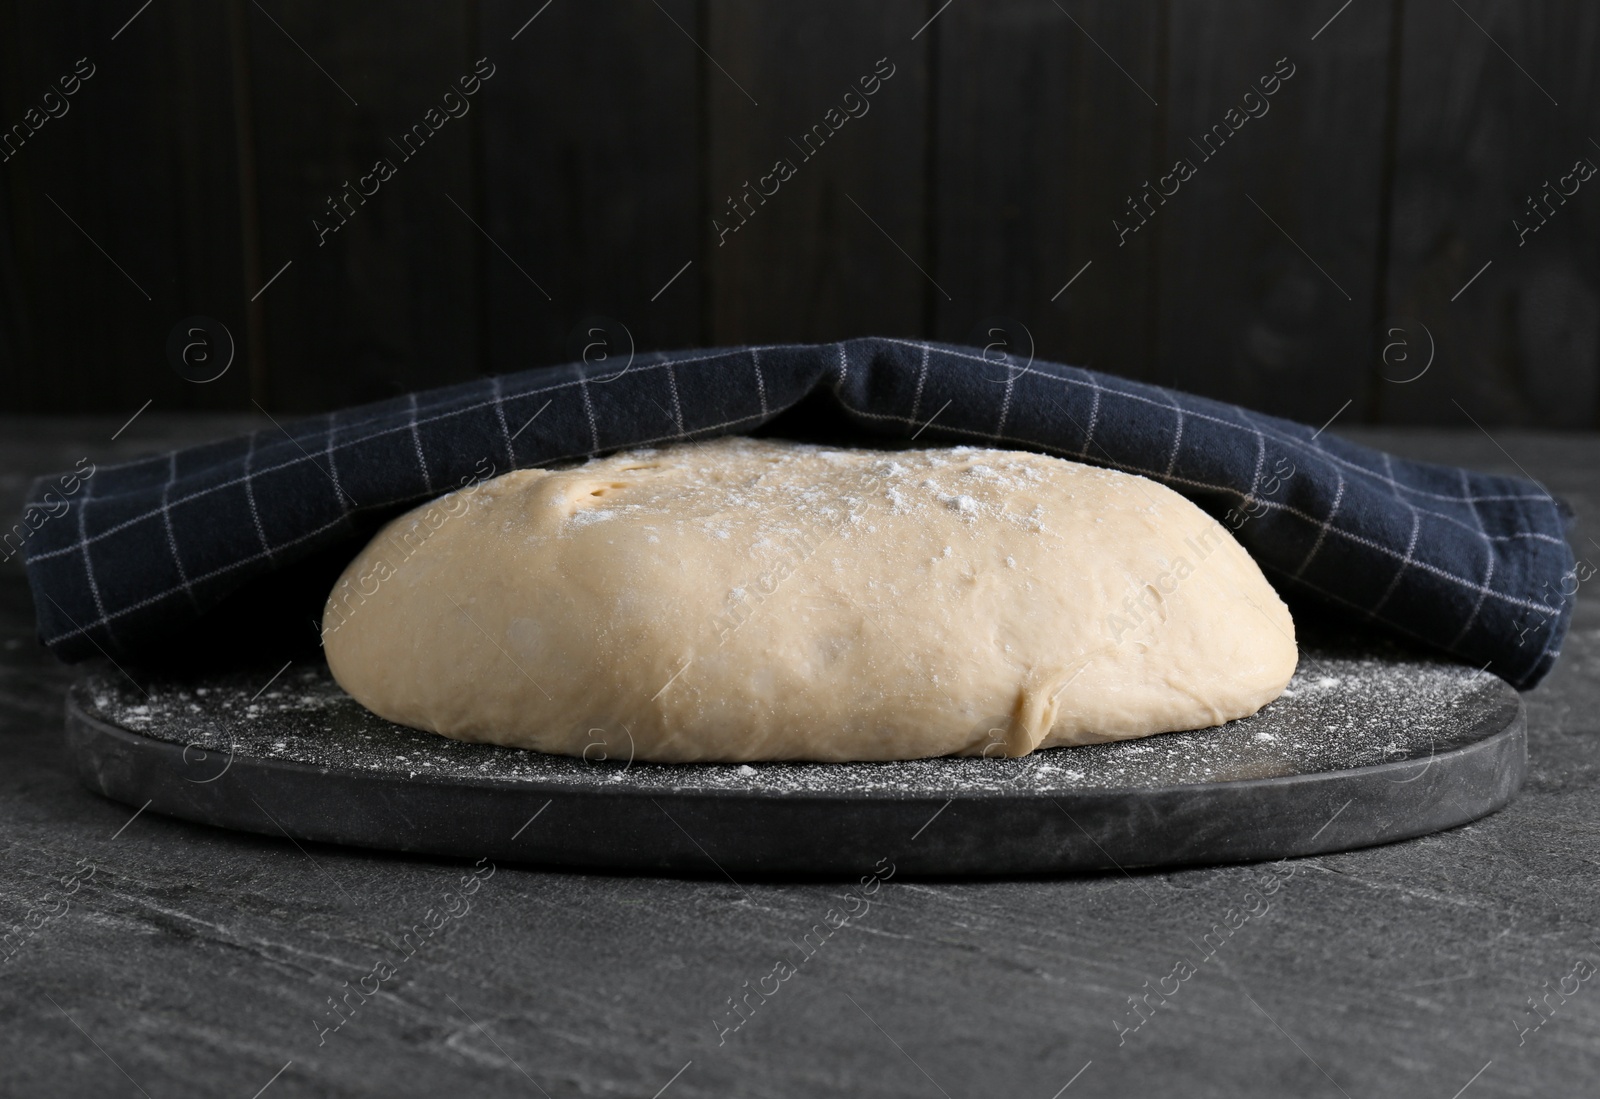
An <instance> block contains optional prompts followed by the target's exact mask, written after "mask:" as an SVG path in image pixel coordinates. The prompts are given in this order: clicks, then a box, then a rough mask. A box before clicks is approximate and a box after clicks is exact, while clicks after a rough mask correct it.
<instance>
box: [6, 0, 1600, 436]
mask: <svg viewBox="0 0 1600 1099" xmlns="http://www.w3.org/2000/svg"><path fill="white" fill-rule="evenodd" d="M125 8H126V10H124V8H123V7H118V8H116V10H112V9H110V8H107V7H106V6H105V5H99V4H91V3H88V2H87V0H52V2H48V3H46V2H44V0H0V127H6V128H7V129H6V130H5V132H6V133H9V134H12V135H13V137H12V141H13V144H15V142H16V140H17V135H19V134H20V135H21V136H22V137H24V138H25V140H23V141H22V142H21V144H20V145H16V147H15V150H14V152H13V153H12V155H11V156H10V157H9V159H7V160H6V161H5V162H4V163H0V204H3V209H0V215H3V216H0V382H3V384H0V411H10V412H103V413H107V414H114V413H117V412H124V411H125V412H127V413H130V414H131V413H132V412H133V411H134V410H135V409H137V408H139V407H140V406H141V405H143V404H144V403H145V402H146V401H149V402H151V403H152V405H153V406H154V407H156V408H159V409H165V410H169V411H176V410H181V409H186V408H193V409H199V408H208V409H227V410H249V409H251V408H252V404H253V403H258V404H260V405H261V406H262V407H264V408H266V409H269V410H271V411H273V412H279V411H282V412H289V413H297V412H315V411H320V410H325V409H329V408H333V407H337V406H339V405H343V404H348V403H351V402H356V401H362V400H369V399H373V398H377V397H383V396H387V395H391V394H394V393H398V392H402V391H404V390H407V389H411V388H415V387H421V386H426V385H434V384H443V383H446V382H450V381H454V380H460V379H463V378H469V377H473V376H477V375H481V374H492V373H503V372H507V371H512V370H517V369H521V368H524V367H528V366H533V365H539V364H543V363H552V362H560V361H569V360H572V359H576V358H580V357H584V356H585V355H587V356H588V357H589V358H590V359H591V361H599V360H600V359H601V358H602V357H606V358H612V359H613V360H614V361H618V362H620V361H621V357H624V356H625V355H626V354H627V352H628V351H629V350H630V349H635V348H636V349H638V350H641V351H642V350H651V349H656V348H672V347H685V346H693V345H697V344H727V343H737V342H743V341H761V342H772V341H783V340H830V339H837V338H842V337H847V336H853V335H862V334H869V333H876V334H891V335H904V336H919V337H932V338H937V339H943V340H951V341H960V342H972V343H979V344H986V343H995V342H999V343H1004V344H1005V345H1006V346H1007V348H1008V349H1009V350H1012V351H1014V352H1017V353H1019V354H1025V353H1032V354H1034V355H1036V356H1037V357H1040V358H1046V359H1053V360H1057V361H1065V362H1072V363H1079V364H1083V365H1088V366H1092V367H1094V368H1097V369H1101V370H1107V371H1111V372H1115V373H1119V374H1123V375H1127V376H1130V377H1137V378H1142V379H1146V380H1150V381H1154V382H1157V383H1159V384H1163V385H1170V386H1174V387H1179V388H1183V389H1187V390H1190V391H1194V392H1199V393H1203V394H1207V395H1211V396H1216V397H1220V398H1223V399H1227V400H1233V401H1239V402H1241V403H1245V404H1249V405H1251V406H1253V407H1256V408H1260V409H1264V410H1267V411H1271V412H1275V413H1279V414H1282V415H1286V416H1290V417H1294V418H1297V419H1301V420H1304V421H1308V422H1317V423H1320V422H1322V421H1324V420H1327V419H1328V418H1329V417H1330V416H1333V415H1334V414H1335V413H1336V412H1337V413H1338V414H1339V415H1340V416H1341V417H1343V419H1342V421H1341V422H1350V423H1354V422H1359V421H1363V420H1365V421H1376V422H1388V423H1428V424H1439V425H1463V426H1468V425H1469V417H1470V418H1471V419H1475V420H1477V421H1478V422H1479V423H1481V424H1483V425H1484V426H1493V425H1496V424H1519V425H1534V426H1550V427H1561V428H1592V427H1595V426H1600V425H1597V417H1600V248H1597V245H1600V196H1597V195H1596V194H1595V192H1600V179H1596V180H1593V181H1589V182H1582V183H1581V186H1580V187H1579V189H1578V190H1577V191H1576V192H1573V193H1570V194H1567V195H1557V194H1553V193H1552V194H1551V195H1550V196H1549V197H1548V198H1545V199H1543V200H1539V196H1540V195H1541V194H1543V193H1544V192H1545V190H1546V189H1547V187H1551V186H1557V185H1561V181H1562V180H1563V179H1565V180H1566V181H1567V182H1566V183H1565V184H1564V185H1562V186H1564V187H1566V188H1570V187H1571V186H1572V185H1573V183H1574V182H1579V181H1577V180H1576V179H1575V177H1573V176H1572V175H1571V172H1572V169H1573V166H1574V164H1575V163H1576V162H1577V161H1578V160H1579V159H1580V158H1582V159H1593V160H1594V161H1595V163H1596V164H1600V145H1596V144H1595V141H1596V140H1600V126H1597V125H1595V122H1596V121H1597V120H1596V119H1595V118H1594V117H1593V116H1594V115H1595V114H1596V113H1597V111H1600V108H1597V107H1596V105H1595V104H1596V97H1595V95H1594V91H1595V88H1594V83H1595V80H1596V66H1595V64H1594V58H1595V57H1596V56H1597V52H1596V51H1597V47H1600V9H1596V8H1595V7H1594V6H1593V5H1591V4H1586V3H1583V2H1582V0H1524V2H1515V0H1459V2H1458V0H1357V2H1355V3H1352V4H1349V5H1348V6H1341V4H1340V0H1316V2H1311V0H1307V2H1304V3H1288V4H1286V3H1281V2H1273V0H1213V2H1208V3H1204V4H1197V3H1188V4H1179V3H1172V2H1170V0H1164V2H1146V3H1119V2H1116V0H992V2H988V3H981V4H980V3H976V2H969V0H954V2H953V3H951V4H949V5H948V6H944V5H943V4H942V0H888V2H885V3H879V4H872V5H865V4H859V3H849V2H847V0H824V2H820V3H816V4H809V5H805V6H803V7H802V6H796V5H789V4H780V3H777V2H776V0H763V2H750V0H601V2H598V3H592V4H582V5H580V4H577V3H574V2H572V0H551V2H550V3H549V4H547V5H544V4H543V3H542V0H475V2H474V0H458V2H454V3H443V4H440V3H424V2H422V0H399V2H382V3H380V2H378V0H354V2H351V3H345V4H340V5H338V6H329V5H324V4H317V3H313V2H311V0H223V2H218V3H199V2H198V0H190V2H187V3H165V2H164V3H162V4H158V5H151V6H150V7H149V8H148V9H143V8H139V6H138V4H136V3H132V2H130V3H129V4H127V5H125ZM930 20H931V21H930ZM79 58H88V59H89V61H90V62H91V63H92V64H93V65H94V66H95V75H94V76H93V77H92V78H91V79H89V80H87V81H85V82H83V85H82V87H81V88H80V89H79V90H78V91H77V92H76V93H75V94H74V95H72V96H71V97H70V99H69V103H70V109H69V110H68V112H67V113H66V114H65V115H63V116H61V117H59V118H50V119H49V120H48V121H47V122H45V123H44V124H43V125H30V122H29V119H30V118H31V120H32V121H33V123H35V124H37V121H38V119H39V117H40V115H38V114H34V115H31V116H30V115H29V114H28V112H29V111H30V109H34V108H38V107H39V105H40V104H41V101H42V97H43V96H44V94H45V93H46V92H47V91H48V90H49V89H50V88H51V87H52V86H53V85H55V84H56V82H57V81H58V79H59V78H60V77H61V76H62V75H63V74H67V73H70V72H71V71H72V70H73V67H74V65H75V64H77V63H78V59H79ZM480 59H487V61H486V62H480ZM479 65H492V66H493V75H492V76H491V77H489V78H488V79H486V80H483V81H482V83H481V87H480V88H479V89H478V90H477V92H476V94H474V95H472V96H469V97H464V99H461V100H453V102H462V101H464V102H465V103H466V104H467V105H468V108H469V109H468V110H467V111H466V113H464V114H462V115H461V117H459V118H455V117H452V118H450V119H449V120H448V122H446V123H445V124H443V125H442V126H438V127H436V128H437V129H438V132H437V133H436V134H434V135H433V136H432V137H431V138H430V139H429V140H428V141H427V142H426V144H425V145H424V146H423V147H421V148H419V149H417V150H416V151H415V152H414V153H413V154H412V155H411V156H410V157H409V158H407V157H405V156H404V155H403V154H402V153H401V152H400V151H399V150H398V148H397V146H396V144H395V142H396V140H397V139H399V138H400V137H401V136H403V135H404V134H405V133H407V132H408V130H409V129H410V128H411V127H412V126H413V125H414V124H416V123H421V122H424V119H425V118H427V117H430V116H428V114H427V112H429V111H430V109H441V110H442V109H445V108H441V102H442V97H443V96H444V94H445V93H446V92H447V91H448V90H449V89H450V88H452V87H459V84H458V81H459V78H461V77H462V76H469V77H470V76H471V74H472V73H473V71H474V68H475V66H479ZM1291 66H1292V71H1293V75H1292V76H1290V77H1288V78H1286V79H1280V81H1279V86H1278V87H1277V89H1276V90H1275V92H1274V93H1273V94H1272V95H1271V96H1270V97H1264V98H1262V97H1260V89H1261V81H1262V79H1263V78H1264V77H1265V78H1269V79H1270V78H1271V77H1272V76H1273V74H1274V73H1275V72H1284V71H1288V69H1289V67H1291ZM891 70H892V73H893V75H892V76H889V77H888V78H887V79H882V78H879V77H875V73H881V72H887V71H891ZM863 78H867V80H868V81H869V82H871V81H873V80H875V79H876V80H877V81H878V86H877V88H876V90H875V91H874V92H873V93H872V94H871V95H869V96H868V95H863V94H861V89H862V87H863V85H862V79H863ZM852 89H855V92H854V93H852V94H851V95H850V97H849V98H847V93H851V90H852ZM1252 89H1255V90H1256V91H1255V93H1253V94H1254V96H1255V97H1256V98H1251V99H1248V100H1247V99H1246V95H1247V93H1251V92H1252ZM1263 101H1264V102H1265V103H1266V104H1268V109H1267V110H1266V112H1265V113H1264V114H1261V115H1260V116H1259V117H1248V116H1246V114H1245V113H1244V112H1246V111H1253V110H1256V111H1258V110H1259V109H1260V106H1259V104H1260V103H1261V102H1263ZM1252 105H1254V106H1252ZM863 107H864V109H863ZM858 112H859V116H857V115H858ZM431 117H432V118H433V119H434V120H437V119H438V118H440V117H441V116H440V115H437V114H436V115H433V116H431ZM841 119H843V123H842V124H840V120H841ZM1240 119H1244V121H1243V122H1242V123H1241V122H1240V121H1239V120H1240ZM1230 123H1232V124H1230ZM819 125H820V126H823V127H827V128H831V129H835V130H837V132H836V133H833V134H831V136H829V137H828V139H827V140H826V141H825V142H821V143H818V142H817V141H816V139H815V137H814V136H813V139H812V143H811V145H809V146H802V145H801V141H802V139H803V138H804V137H805V135H807V134H808V133H809V134H813V135H815V134H817V133H818V132H819V131H817V130H816V127H818V126H819ZM1219 125H1220V126H1222V127H1223V129H1222V130H1220V131H1218V130H1216V129H1215V127H1217V126H1219ZM15 126H21V127H22V128H21V129H20V130H16V129H14V128H13V127H15ZM35 128H37V132H31V131H32V130H33V129H35ZM820 132H822V133H826V132H827V130H826V129H824V130H823V131H820ZM1208 133H1213V134H1215V133H1221V134H1226V135H1227V140H1226V141H1224V142H1220V143H1216V142H1214V143H1213V146H1212V147H1207V148H1202V147H1201V145H1200V142H1201V140H1202V139H1203V138H1204V136H1205V135H1206V134H1208ZM3 152H4V150H0V155H3ZM379 158H387V159H389V160H390V161H391V162H392V163H393V164H394V165H395V169H394V171H393V174H392V175H391V177H390V178H388V179H386V180H383V181H381V184H380V186H379V189H378V190H377V192H376V193H374V194H371V195H370V196H369V197H366V198H365V200H364V201H363V200H362V199H361V198H359V197H356V196H353V195H352V196H351V197H350V198H346V199H344V200H343V201H344V202H345V203H346V206H345V209H346V211H347V212H346V214H345V215H344V223H343V225H342V227H341V228H339V229H338V230H336V231H332V232H329V233H326V234H322V236H321V243H319V231H318V227H319V226H321V225H326V224H331V223H332V220H333V219H332V216H331V215H330V213H329V200H330V198H333V199H334V200H335V201H339V199H338V196H340V195H341V194H342V193H344V192H345V191H346V190H347V188H348V187H349V186H350V185H354V184H357V183H358V181H360V180H362V179H363V178H364V177H365V176H366V174H367V173H369V172H370V170H371V169H372V166H373V164H374V162H375V161H376V160H378V159H379ZM1180 158H1181V159H1184V160H1187V161H1188V162H1189V164H1190V166H1191V171H1190V175H1189V178H1187V179H1184V180H1181V181H1177V182H1179V186H1178V189H1177V190H1176V191H1175V192H1173V193H1171V194H1169V195H1157V194H1156V193H1155V190H1154V189H1155V188H1159V189H1161V190H1163V191H1164V190H1165V189H1166V188H1167V187H1168V186H1170V185H1172V183H1174V182H1175V180H1174V177H1173V176H1172V175H1171V173H1172V171H1173V168H1174V164H1175V162H1177V161H1178V160H1179V159H1180ZM780 159H784V160H787V161H788V162H789V164H790V173H791V174H790V175H789V178H787V179H784V180H782V181H781V186H780V187H779V188H778V189H777V191H776V193H772V194H770V195H761V194H757V193H756V191H757V190H760V189H764V187H763V185H762V184H761V181H762V180H763V179H764V178H765V179H766V180H767V183H766V184H765V185H764V186H771V184H772V182H773V180H772V177H771V176H770V174H769V173H771V172H772V170H773V168H774V164H775V162H776V161H778V160H780ZM1163 181H1165V182H1163ZM1530 198H1533V199H1534V200H1536V201H1542V203H1543V204H1542V205H1541V206H1540V207H1539V209H1540V211H1541V214H1542V217H1538V218H1536V217H1535V215H1534V214H1533V213H1531V212H1530V211H1531V208H1530V206H1529V204H1528V200H1529V199H1530ZM730 200H731V204H730ZM1136 207H1137V208H1139V209H1142V210H1144V211H1146V212H1145V213H1143V214H1142V215H1139V216H1138V220H1135V215H1134V214H1133V212H1132V211H1133V210H1134V209H1135V208H1136ZM735 209H737V210H738V211H739V213H738V214H737V215H736V214H735V213H734V212H733V211H734V210H735ZM735 217H737V218H738V219H739V220H737V221H736V220H735ZM734 225H737V226H738V228H737V229H730V228H729V227H730V226H734ZM1134 225H1138V226H1139V227H1138V228H1136V229H1132V230H1130V231H1127V232H1123V231H1122V230H1124V229H1127V228H1128V227H1130V226H1134ZM1529 225H1538V228H1537V229H1535V230H1532V231H1529V232H1526V233H1520V236H1519V227H1525V226H1529ZM725 229H727V230H728V231H723V230H725ZM1519 240H1520V243H1519ZM285 265H287V266H285ZM269 280H270V284H269ZM1469 280H1470V281H1469ZM1069 282H1070V285H1068V284H1069ZM263 287H264V289H263ZM195 315H202V316H207V317H213V318H216V319H217V320H219V321H221V322H222V323H223V324H225V325H226V326H227V327H228V329H229V330H230V332H231V333H232V335H233V337H234V340H235V343H236V346H237V351H236V357H235V362H234V365H233V366H232V367H230V369H229V371H228V372H227V373H226V374H225V375H224V376H223V377H222V378H221V379H219V380H217V381H216V382H212V383H208V384H195V383H192V382H188V381H185V380H183V379H182V378H180V377H179V376H178V375H177V374H176V372H175V371H174V370H173V369H172V368H171V366H170V363H169V361H168V354H167V350H166V346H167V340H168V335H169V333H170V332H171V331H172V330H173V328H174V327H175V326H176V325H177V324H178V322H179V321H180V320H182V319H184V318H187V317H191V316H195ZM1424 367H1425V368H1426V369H1424ZM1419 373H1420V376H1415V375H1418V374H1419ZM1414 376H1415V377H1414ZM1341 410H1342V411H1341Z"/></svg>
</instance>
